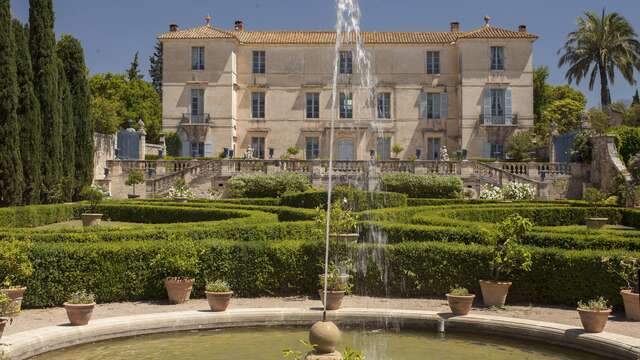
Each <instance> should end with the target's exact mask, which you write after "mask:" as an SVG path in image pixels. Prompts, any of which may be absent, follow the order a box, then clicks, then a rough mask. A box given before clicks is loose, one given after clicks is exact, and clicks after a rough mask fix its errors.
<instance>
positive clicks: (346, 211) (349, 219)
mask: <svg viewBox="0 0 640 360" xmlns="http://www.w3.org/2000/svg"><path fill="white" fill-rule="evenodd" d="M316 212H317V215H316V218H315V220H316V225H317V226H318V228H320V229H322V230H323V231H324V230H325V229H326V224H327V211H326V210H325V209H323V208H321V207H318V208H316ZM330 219H331V221H330V223H329V237H330V238H331V239H332V240H346V241H358V238H359V237H360V234H358V220H359V216H358V215H357V214H354V213H353V211H352V210H351V209H350V208H349V207H348V201H347V199H346V198H344V199H343V200H342V201H336V202H334V203H333V205H332V206H331V218H330Z"/></svg>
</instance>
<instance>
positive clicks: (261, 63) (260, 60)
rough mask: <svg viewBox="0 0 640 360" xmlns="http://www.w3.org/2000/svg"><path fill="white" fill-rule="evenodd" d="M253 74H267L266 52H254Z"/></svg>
mask: <svg viewBox="0 0 640 360" xmlns="http://www.w3.org/2000/svg"><path fill="white" fill-rule="evenodd" d="M251 72H252V73H253V74H266V73H267V52H266V51H265V50H253V51H252V65H251Z"/></svg>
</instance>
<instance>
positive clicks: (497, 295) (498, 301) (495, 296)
mask: <svg viewBox="0 0 640 360" xmlns="http://www.w3.org/2000/svg"><path fill="white" fill-rule="evenodd" d="M510 287H511V282H510V281H488V280H480V289H481V290H482V301H483V302H484V305H485V306H504V304H505V303H506V302H507V294H508V293H509V288H510Z"/></svg>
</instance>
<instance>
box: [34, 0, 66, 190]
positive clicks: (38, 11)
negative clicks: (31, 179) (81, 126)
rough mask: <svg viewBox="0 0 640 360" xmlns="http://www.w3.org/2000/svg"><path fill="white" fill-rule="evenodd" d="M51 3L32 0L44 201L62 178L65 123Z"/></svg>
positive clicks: (35, 82)
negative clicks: (42, 145)
mask: <svg viewBox="0 0 640 360" xmlns="http://www.w3.org/2000/svg"><path fill="white" fill-rule="evenodd" d="M53 23H54V16H53V4H52V1H51V0H29V27H30V28H29V30H30V31H29V47H30V49H31V62H32V65H33V73H34V80H33V87H34V90H35V93H36V96H38V101H39V102H40V113H41V116H42V138H43V144H44V149H45V151H44V152H43V155H44V156H43V158H42V160H43V166H42V169H43V175H44V177H43V183H44V190H45V194H44V200H45V201H49V194H50V193H51V192H52V191H53V190H54V188H55V187H56V185H57V184H58V182H59V179H60V177H61V176H62V163H63V161H64V160H63V158H62V120H61V118H60V114H61V110H60V101H59V100H60V96H59V94H58V89H59V87H58V69H57V61H56V52H55V50H56V49H55V48H56V38H55V33H54V32H53Z"/></svg>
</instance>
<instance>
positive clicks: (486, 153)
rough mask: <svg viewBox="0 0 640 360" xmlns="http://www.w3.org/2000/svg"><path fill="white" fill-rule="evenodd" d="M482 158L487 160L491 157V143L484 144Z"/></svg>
mask: <svg viewBox="0 0 640 360" xmlns="http://www.w3.org/2000/svg"><path fill="white" fill-rule="evenodd" d="M482 157H483V158H487V159H488V158H490V157H491V143H484V148H483V150H482Z"/></svg>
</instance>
